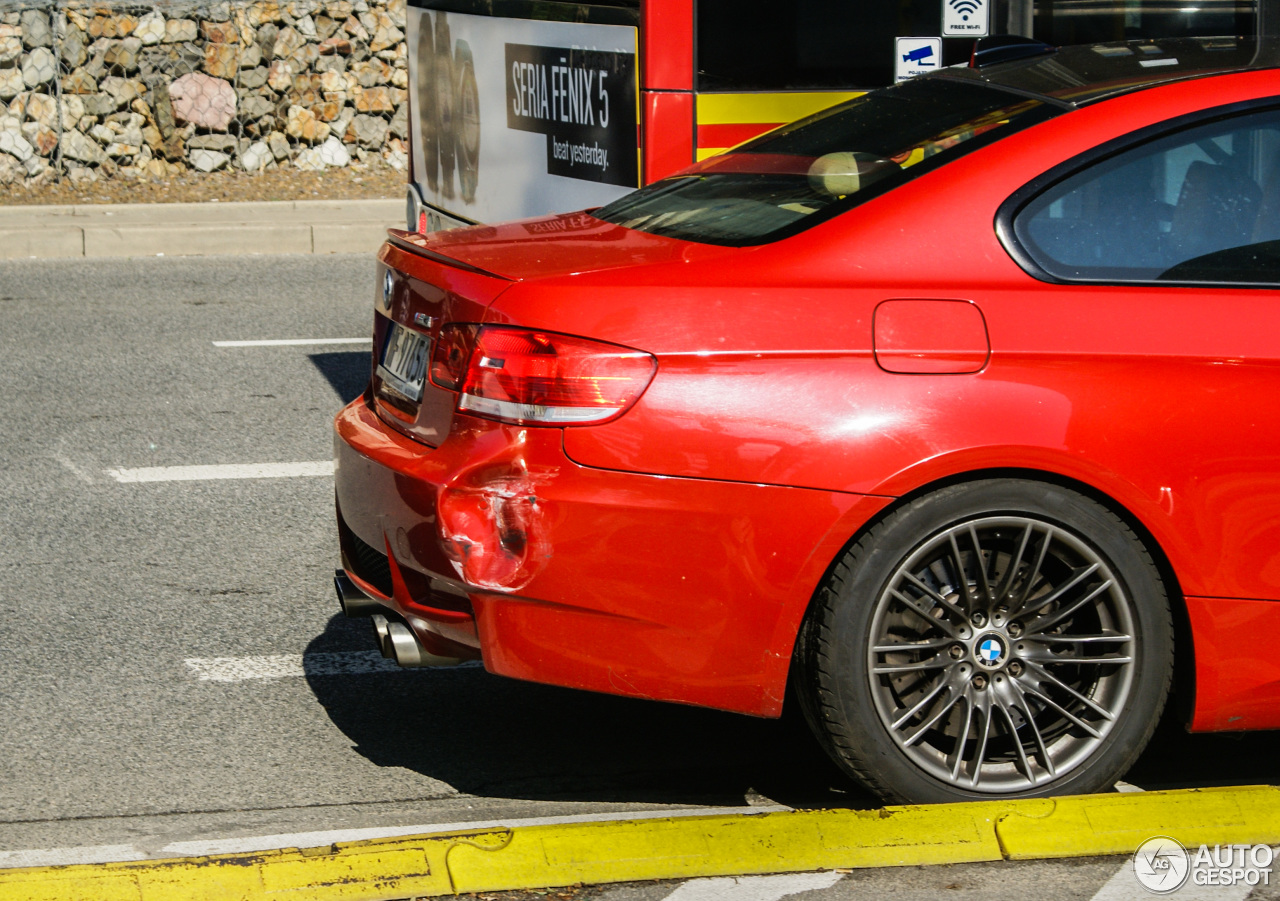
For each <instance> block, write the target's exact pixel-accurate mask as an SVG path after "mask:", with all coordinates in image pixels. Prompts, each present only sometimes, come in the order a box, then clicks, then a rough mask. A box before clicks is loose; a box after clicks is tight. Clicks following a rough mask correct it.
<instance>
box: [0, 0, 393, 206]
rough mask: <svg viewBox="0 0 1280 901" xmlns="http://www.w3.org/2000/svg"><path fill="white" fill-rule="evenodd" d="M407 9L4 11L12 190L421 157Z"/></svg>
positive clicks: (241, 2) (305, 5)
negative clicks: (411, 96) (415, 136)
mask: <svg viewBox="0 0 1280 901" xmlns="http://www.w3.org/2000/svg"><path fill="white" fill-rule="evenodd" d="M404 15H405V13H404V0H291V2H276V0H253V2H245V0H215V2H208V0H204V2H191V0H151V2H85V0H24V2H22V3H11V2H3V0H0V185H13V184H28V185H29V184H38V183H40V182H42V181H52V180H58V179H63V178H69V179H72V180H73V181H81V180H91V181H92V180H96V179H99V178H104V177H107V178H110V177H120V176H133V177H138V176H153V177H166V176H168V175H172V174H176V173H178V172H184V171H187V170H195V171H199V172H213V171H216V170H220V169H227V168H235V169H242V170H245V171H247V172H258V171H262V170H265V169H269V168H275V167H280V166H293V167H297V168H300V169H311V170H318V169H325V168H330V167H342V166H348V165H351V164H352V162H353V161H362V162H369V161H371V160H375V159H376V160H382V161H385V162H386V163H388V164H390V165H392V166H394V167H396V168H404V167H405V166H406V165H407V160H408V148H407V145H406V138H407V136H408V127H409V126H408V108H407V97H408V92H407V90H406V87H407V85H408V70H407V67H406V56H405V43H404Z"/></svg>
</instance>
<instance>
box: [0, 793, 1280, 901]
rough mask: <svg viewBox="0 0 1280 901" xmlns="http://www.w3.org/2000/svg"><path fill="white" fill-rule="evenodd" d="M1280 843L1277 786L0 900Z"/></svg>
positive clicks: (537, 884)
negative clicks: (1154, 841)
mask: <svg viewBox="0 0 1280 901" xmlns="http://www.w3.org/2000/svg"><path fill="white" fill-rule="evenodd" d="M1156 835H1166V836H1171V837H1173V838H1176V839H1177V840H1179V841H1180V842H1182V843H1183V844H1184V845H1187V846H1190V847H1196V846H1199V845H1201V844H1209V845H1214V844H1254V843H1261V842H1265V843H1267V844H1276V843H1280V789H1277V788H1275V787H1271V786H1248V787H1242V788H1220V789H1191V790H1184V791H1170V792H1150V793H1131V794H1116V795H1090V796H1081V797H1073V798H1053V799H1030V800H1018V801H994V802H978V803H971V804H938V805H929V806H903V807H885V808H883V809H880V810H868V811H848V810H840V811H832V810H819V811H792V812H784V813H762V814H733V815H716V816H697V817H682V818H666V819H645V820H615V821H606V822H593V823H573V824H558V825H549V826H521V827H515V828H494V829H479V830H472V831H461V832H455V833H451V834H447V835H431V836H418V837H411V838H397V839H383V840H376V841H366V842H354V843H350V844H335V845H331V846H328V847H324V848H312V849H303V850H299V849H287V850H281V851H268V852H257V853H252V854H229V855H221V856H216V857H199V858H186V859H177V860H158V861H148V862H131V863H113V864H91V865H76V866H64V867H37V868H31V869H15V870H7V871H2V872H0V901H18V899H22V901H46V899H47V901H53V899H59V901H68V899H85V901H90V899H92V901H114V899H126V898H127V899H131V901H170V899H174V901H176V899H208V901H214V899H217V901H228V899H242V901H259V899H268V898H280V897H305V898H308V899H317V901H331V899H332V901H338V899H342V901H356V899H359V901H379V899H381V901H389V899H402V898H410V897H435V896H440V895H449V894H455V893H458V892H479V891H503V890H518V889H529V888H541V887H545V886H558V885H573V884H575V883H606V882H630V881H636V880H646V879H682V878H691V877H698V876H741V875H749V874H759V873H782V872H805V871H811V870H824V869H825V870H830V869H837V868H852V867H890V866H911V865H919V864H940V863H965V862H973V861H984V860H1001V859H1011V860H1012V859H1018V860H1026V859H1032V858H1050V857H1084V856H1094V855H1108V854H1127V853H1131V852H1132V851H1134V850H1135V849H1136V848H1137V847H1138V845H1140V844H1141V843H1142V842H1143V841H1145V840H1146V839H1148V838H1151V837H1153V836H1156Z"/></svg>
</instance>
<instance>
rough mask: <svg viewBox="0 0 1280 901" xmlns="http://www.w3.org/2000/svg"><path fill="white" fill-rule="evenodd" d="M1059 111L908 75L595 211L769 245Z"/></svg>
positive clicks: (697, 236) (655, 228)
mask: <svg viewBox="0 0 1280 901" xmlns="http://www.w3.org/2000/svg"><path fill="white" fill-rule="evenodd" d="M1057 112H1058V110H1057V109H1056V108H1054V107H1051V106H1048V105H1047V104H1044V103H1041V102H1040V101H1037V100H1030V99H1027V98H1025V97H1018V96H1014V95H1011V94H1008V93H1005V92H1003V91H999V90H995V89H992V88H989V87H986V86H984V85H976V84H972V83H966V82H958V81H951V80H948V79H945V78H923V79H917V80H914V81H907V82H903V83H902V84H899V85H894V86H893V87H889V88H884V89H883V90H879V91H875V92H872V93H870V94H866V95H864V96H862V97H858V98H856V99H854V100H850V101H848V102H847V103H842V104H840V105H838V106H835V107H832V108H831V109H829V110H825V111H823V112H821V113H818V114H817V115H814V116H810V117H809V118H807V119H801V120H800V121H799V122H795V123H793V124H791V125H787V126H784V127H782V128H780V129H778V130H777V131H773V132H770V133H769V134H767V135H765V136H763V137H761V138H757V139H756V140H754V141H751V142H749V143H747V144H744V145H742V146H741V147H739V148H737V149H735V150H731V151H729V152H728V153H724V154H721V155H719V156H715V157H711V158H710V159H707V160H705V161H703V162H702V163H700V164H698V165H696V166H694V167H692V168H690V169H686V170H684V171H683V172H680V173H679V174H677V175H673V176H671V177H670V178H666V179H663V180H662V181H658V182H654V183H653V184H651V185H649V186H647V187H645V188H642V189H641V190H639V191H636V192H634V193H632V194H628V195H626V196H625V197H622V198H620V199H618V200H615V201H614V202H613V203H611V204H609V205H608V206H605V207H602V208H601V209H599V210H598V211H596V213H595V216H597V217H598V218H600V219H603V220H605V221H606V222H613V223H615V224H618V225H624V226H626V227H628V228H633V229H636V230H638V231H644V232H650V233H652V234H657V235H664V236H667V237H672V238H680V239H682V240H686V241H697V242H700V243H705V244H723V245H730V246H741V245H747V244H764V243H768V242H770V241H776V240H779V239H781V238H784V237H788V236H790V235H793V234H796V233H797V232H799V231H802V230H803V229H806V228H809V227H811V226H812V225H815V224H817V223H818V222H821V221H824V220H826V219H829V218H831V217H832V216H835V215H837V214H838V213H841V212H843V211H845V210H848V209H851V208H852V207H854V206H856V205H858V204H860V203H863V202H865V201H866V200H868V199H870V198H872V197H877V196H879V195H881V194H884V193H885V192H887V191H890V190H892V189H893V188H895V187H897V186H898V185H901V184H904V183H905V182H907V181H909V180H910V179H912V178H915V177H916V176H918V175H920V174H923V173H925V172H928V171H931V170H933V169H936V168H938V167H939V166H941V165H944V164H945V163H946V162H948V161H949V160H951V159H954V158H956V157H958V156H960V155H962V154H964V153H968V152H969V151H970V150H973V149H975V148H977V147H981V146H983V145H985V144H989V143H991V142H992V141H995V140H998V139H999V138H1001V137H1003V136H1004V135H1006V134H1010V133H1012V132H1013V131H1016V130H1019V129H1021V128H1025V127H1026V126H1028V125H1031V124H1034V123H1036V122H1040V121H1043V120H1044V119H1046V118H1048V117H1049V116H1052V115H1055V114H1056V113H1057Z"/></svg>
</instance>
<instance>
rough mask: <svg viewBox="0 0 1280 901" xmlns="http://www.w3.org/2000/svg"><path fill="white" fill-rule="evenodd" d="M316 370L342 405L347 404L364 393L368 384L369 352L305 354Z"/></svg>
mask: <svg viewBox="0 0 1280 901" xmlns="http://www.w3.org/2000/svg"><path fill="white" fill-rule="evenodd" d="M307 356H308V357H309V358H310V360H311V362H312V364H313V365H314V366H315V367H316V369H318V370H320V374H321V375H322V376H324V377H325V379H326V380H327V381H328V382H329V384H330V385H332V386H333V390H334V391H336V392H337V394H338V397H340V398H342V402H343V403H344V404H349V403H351V401H353V400H355V399H356V398H357V397H359V396H360V395H361V394H362V393H363V392H364V386H365V385H367V384H369V351H367V350H360V351H354V350H352V351H335V352H333V353H322V354H307Z"/></svg>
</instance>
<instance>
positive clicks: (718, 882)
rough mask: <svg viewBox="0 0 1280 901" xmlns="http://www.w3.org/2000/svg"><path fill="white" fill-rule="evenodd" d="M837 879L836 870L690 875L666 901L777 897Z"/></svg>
mask: <svg viewBox="0 0 1280 901" xmlns="http://www.w3.org/2000/svg"><path fill="white" fill-rule="evenodd" d="M839 881H840V874H839V873H785V874H783V875H781V876H717V877H715V878H711V879H690V880H689V881H688V882H686V883H683V884H682V885H680V886H677V887H676V890H675V891H674V892H672V893H671V894H669V895H667V897H666V901H778V899H779V898H785V897H787V896H788V895H798V894H800V893H801V892H813V891H821V890H822V889H827V888H831V886H833V885H835V884H836V883H837V882H839Z"/></svg>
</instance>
